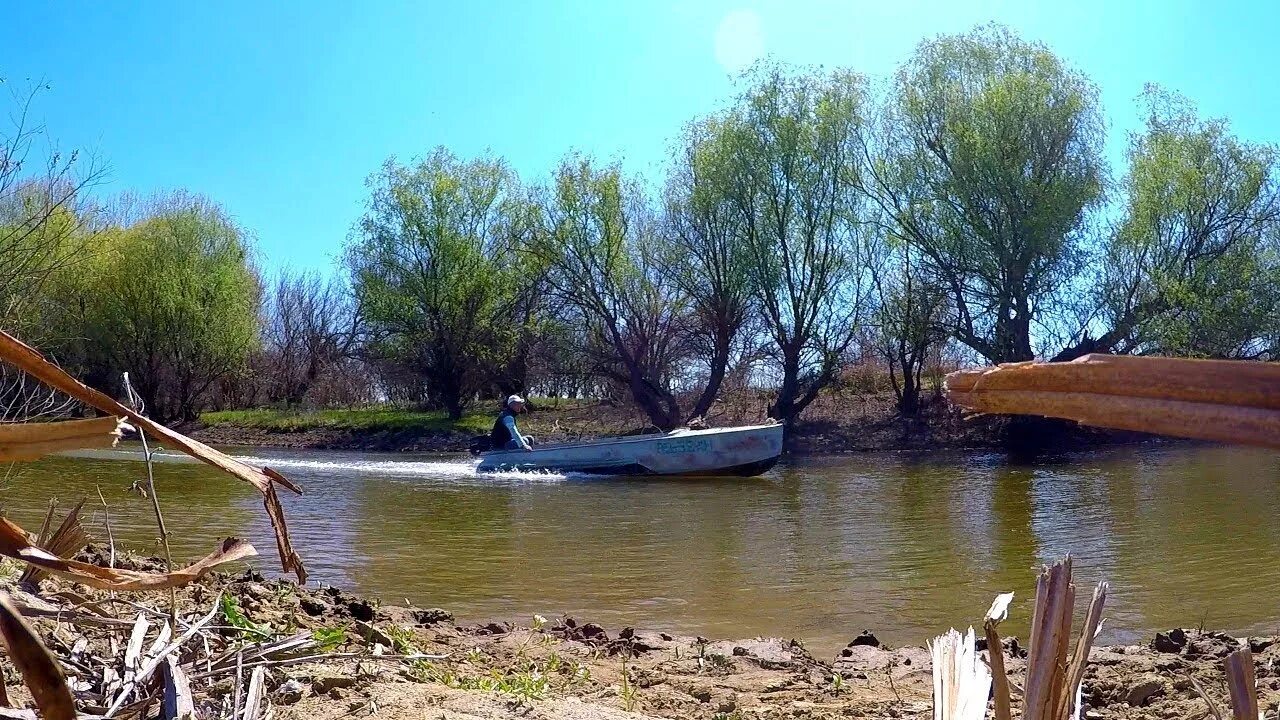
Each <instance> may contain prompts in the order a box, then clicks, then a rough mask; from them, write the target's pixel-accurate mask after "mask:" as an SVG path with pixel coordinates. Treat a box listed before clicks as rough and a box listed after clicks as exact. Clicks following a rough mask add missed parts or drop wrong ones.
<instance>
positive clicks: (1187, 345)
mask: <svg viewBox="0 0 1280 720" xmlns="http://www.w3.org/2000/svg"><path fill="white" fill-rule="evenodd" d="M1143 105H1144V106H1145V109H1146V111H1147V112H1146V115H1147V117H1146V127H1145V130H1144V131H1143V132H1141V133H1137V134H1135V135H1134V137H1133V138H1132V139H1131V144H1130V150H1129V172H1128V174H1127V175H1126V177H1125V182H1124V185H1125V198H1126V199H1125V208H1124V210H1125V213H1124V216H1123V219H1122V220H1121V222H1120V223H1119V226H1118V227H1117V228H1116V231H1115V232H1114V234H1112V235H1111V237H1110V238H1109V242H1108V244H1107V248H1106V263H1105V264H1104V265H1103V267H1104V268H1105V274H1104V277H1103V283H1102V286H1101V288H1100V292H1101V295H1102V300H1101V304H1102V308H1103V318H1104V320H1105V322H1106V324H1107V327H1108V329H1107V331H1106V332H1104V333H1103V334H1101V336H1100V337H1099V338H1098V339H1097V340H1095V341H1090V345H1091V347H1092V348H1102V349H1118V350H1120V351H1122V352H1128V351H1139V352H1155V353H1162V354H1174V355H1193V356H1211V357H1275V356H1276V354H1277V346H1276V344H1275V329H1276V327H1277V317H1278V315H1280V311H1277V308H1280V234H1277V221H1280V184H1278V178H1277V172H1278V171H1280V166H1278V165H1277V161H1278V160H1280V156H1278V155H1277V151H1276V149H1275V148H1274V147H1272V146H1270V145H1260V144H1255V143H1248V142H1244V141H1242V140H1240V139H1238V138H1236V137H1235V136H1234V135H1232V133H1231V130H1230V127H1229V126H1228V124H1227V123H1226V122H1225V121H1223V120H1204V119H1201V118H1200V117H1199V116H1198V115H1197V113H1196V111H1195V108H1194V107H1192V106H1191V104H1190V103H1188V102H1187V101H1186V100H1185V99H1183V98H1180V97H1178V96H1176V95H1172V94H1170V93H1167V92H1165V91H1162V90H1160V89H1159V88H1155V87H1150V88H1148V90H1147V92H1146V94H1145V95H1144V98H1143Z"/></svg>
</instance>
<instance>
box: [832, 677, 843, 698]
mask: <svg viewBox="0 0 1280 720" xmlns="http://www.w3.org/2000/svg"><path fill="white" fill-rule="evenodd" d="M842 692H844V675H841V674H840V673H838V672H833V673H831V694H833V695H839V694H840V693H842Z"/></svg>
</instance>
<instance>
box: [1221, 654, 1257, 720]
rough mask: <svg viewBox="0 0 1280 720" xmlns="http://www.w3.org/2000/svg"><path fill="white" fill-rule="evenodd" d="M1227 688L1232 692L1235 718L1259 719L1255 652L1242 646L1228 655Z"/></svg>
mask: <svg viewBox="0 0 1280 720" xmlns="http://www.w3.org/2000/svg"><path fill="white" fill-rule="evenodd" d="M1227 689H1228V691H1230V693H1231V711H1232V713H1233V714H1234V720H1257V718H1259V717H1261V715H1260V713H1259V712H1258V683H1257V680H1256V678H1255V677H1254V670H1253V653H1252V652H1250V651H1249V648H1247V647H1244V648H1241V649H1239V650H1237V651H1235V652H1233V653H1231V654H1230V655H1228V656H1227Z"/></svg>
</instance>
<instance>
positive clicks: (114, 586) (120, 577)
mask: <svg viewBox="0 0 1280 720" xmlns="http://www.w3.org/2000/svg"><path fill="white" fill-rule="evenodd" d="M257 554H258V551H257V550H255V549H254V547H253V545H250V544H249V543H247V542H245V541H244V540H240V539H239V538H227V539H226V540H224V541H223V542H222V545H221V546H219V547H218V549H217V550H214V551H213V552H212V553H210V554H209V555H207V556H206V557H204V558H203V559H201V560H200V561H198V562H196V563H194V564H192V565H189V566H187V567H185V568H179V569H177V570H174V571H173V572H168V573H144V572H137V571H134V570H117V569H112V568H104V567H101V566H99V565H93V564H90V563H86V562H80V561H78V560H67V559H65V558H60V557H58V556H57V555H54V554H52V553H50V552H48V551H46V550H43V549H41V548H39V547H36V546H35V545H32V544H31V541H30V539H29V538H28V536H27V533H26V532H25V531H24V530H23V529H22V528H20V527H18V526H17V525H16V524H14V522H13V521H12V520H9V519H7V518H0V555H6V556H8V557H11V558H13V559H15V560H21V561H22V562H25V563H28V564H30V565H34V566H36V567H38V568H40V569H41V570H44V571H46V572H50V573H53V574H56V575H61V576H63V577H67V578H70V579H72V580H75V581H76V582H79V583H83V584H85V585H88V586H90V587H95V588H99V589H102V590H159V589H164V588H170V587H176V586H179V585H186V584H187V583H190V582H193V581H195V580H197V579H199V578H200V577H202V576H204V575H205V574H207V573H208V572H209V571H210V570H213V569H214V568H216V567H217V566H219V565H222V564H224V563H229V562H235V561H237V560H243V559H245V558H248V557H253V556H255V555H257Z"/></svg>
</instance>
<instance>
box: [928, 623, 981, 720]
mask: <svg viewBox="0 0 1280 720" xmlns="http://www.w3.org/2000/svg"><path fill="white" fill-rule="evenodd" d="M929 651H930V653H931V654H932V656H933V719H934V720H982V718H983V717H984V716H985V715H986V712H987V696H988V695H989V694H990V692H991V672H990V671H989V670H988V669H987V666H986V665H984V664H983V662H982V658H981V657H980V656H979V655H978V651H977V649H976V647H975V643H974V636H973V628H969V632H967V633H965V634H964V635H961V634H960V633H959V632H957V631H956V630H955V629H954V628H952V629H951V631H949V632H948V633H946V634H945V635H939V636H938V637H936V638H934V639H933V642H932V643H930V645H929Z"/></svg>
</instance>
